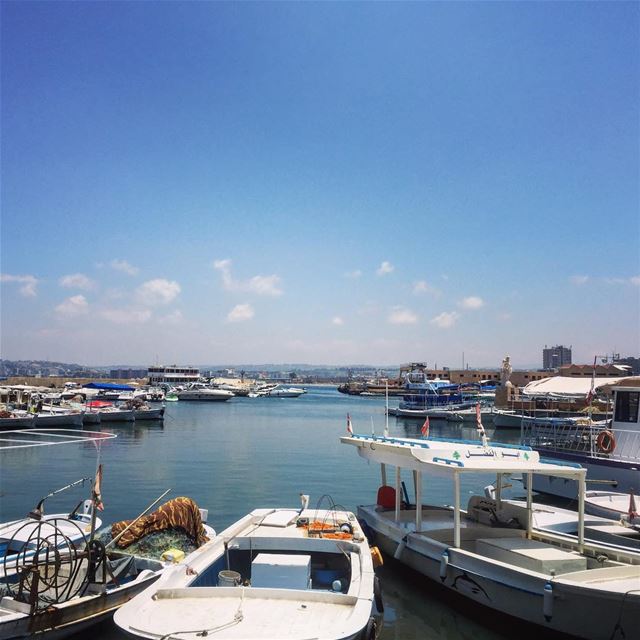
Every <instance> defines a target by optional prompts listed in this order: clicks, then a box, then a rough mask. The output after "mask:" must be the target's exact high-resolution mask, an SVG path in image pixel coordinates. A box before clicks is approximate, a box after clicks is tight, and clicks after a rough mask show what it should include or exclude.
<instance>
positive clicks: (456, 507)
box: [453, 472, 460, 549]
mask: <svg viewBox="0 0 640 640" xmlns="http://www.w3.org/2000/svg"><path fill="white" fill-rule="evenodd" d="M453 491H454V494H455V495H454V502H453V546H454V547H456V549H459V548H460V474H459V473H457V472H455V473H454V474H453Z"/></svg>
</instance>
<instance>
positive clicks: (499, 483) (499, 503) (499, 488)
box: [496, 473, 502, 511]
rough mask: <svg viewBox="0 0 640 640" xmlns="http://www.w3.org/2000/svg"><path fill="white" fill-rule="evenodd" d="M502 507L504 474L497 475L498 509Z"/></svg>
mask: <svg viewBox="0 0 640 640" xmlns="http://www.w3.org/2000/svg"><path fill="white" fill-rule="evenodd" d="M501 507H502V474H501V473H498V474H497V475H496V511H497V510H498V509H500V508H501Z"/></svg>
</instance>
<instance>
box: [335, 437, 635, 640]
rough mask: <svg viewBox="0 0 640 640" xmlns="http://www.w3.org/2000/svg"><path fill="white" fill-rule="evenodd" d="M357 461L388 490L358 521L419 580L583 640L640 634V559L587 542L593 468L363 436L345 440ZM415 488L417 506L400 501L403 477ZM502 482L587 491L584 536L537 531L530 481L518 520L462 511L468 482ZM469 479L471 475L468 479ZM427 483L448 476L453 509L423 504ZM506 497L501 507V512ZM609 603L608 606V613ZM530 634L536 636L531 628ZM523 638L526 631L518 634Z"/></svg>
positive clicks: (486, 449) (523, 454)
mask: <svg viewBox="0 0 640 640" xmlns="http://www.w3.org/2000/svg"><path fill="white" fill-rule="evenodd" d="M341 440H342V442H343V443H344V444H348V445H351V446H353V447H354V448H355V449H356V451H357V453H358V454H359V456H360V457H362V458H363V459H365V460H367V461H371V462H378V463H380V464H381V475H382V486H381V487H380V488H379V489H378V495H377V500H376V504H373V505H366V506H361V507H359V508H358V519H359V520H360V521H361V522H362V523H363V526H364V525H365V524H366V526H367V527H368V528H369V529H370V530H371V531H373V532H375V536H376V543H377V544H378V545H379V546H380V548H381V550H382V551H383V552H386V553H388V554H390V555H392V556H393V557H395V559H397V560H398V561H399V562H401V563H403V564H406V565H407V566H409V567H411V568H412V569H414V570H416V571H418V572H419V573H422V574H423V575H424V576H425V579H428V580H430V581H432V582H434V583H435V584H437V585H439V587H440V588H441V589H443V590H449V591H450V592H452V593H457V594H458V595H460V596H461V597H464V598H468V599H469V600H471V601H473V602H475V603H477V604H480V605H483V606H484V607H486V608H487V609H489V610H492V611H494V612H498V613H504V614H508V615H510V616H512V617H514V618H517V619H518V620H520V621H522V622H523V623H524V622H527V623H531V624H532V625H537V626H538V631H540V633H542V634H544V631H543V630H552V631H556V632H561V633H564V634H569V635H571V636H575V637H580V638H585V639H587V640H605V639H608V638H611V637H614V636H615V635H619V636H620V637H624V636H626V637H631V636H634V634H635V633H636V631H634V629H636V630H637V624H638V620H640V590H638V585H639V584H640V554H638V553H632V552H628V551H624V550H622V549H621V548H619V547H615V546H610V545H603V544H601V543H595V542H587V541H586V540H585V530H584V489H585V476H586V470H585V469H583V468H580V467H578V466H568V465H562V464H557V463H555V464H554V463H550V462H548V461H545V460H543V459H541V458H540V455H539V454H538V452H536V451H534V450H532V449H531V448H530V447H524V446H516V445H505V444H495V443H491V445H490V446H489V443H488V439H487V438H486V435H485V434H484V433H482V439H481V441H480V442H472V441H468V440H444V439H439V438H427V439H411V438H388V437H384V438H382V437H375V436H364V435H352V434H350V435H348V436H345V437H343V438H341ZM387 465H391V466H393V467H395V473H394V474H393V475H394V476H395V486H389V485H387V483H386V478H387ZM403 469H405V470H408V471H409V472H410V474H411V476H412V478H413V481H414V490H415V500H414V503H413V504H411V503H409V501H408V499H407V495H406V494H405V495H404V496H403V487H402V470H403ZM482 473H492V474H495V475H496V476H497V482H496V487H502V486H503V482H502V481H503V478H504V477H506V476H509V475H512V474H522V475H524V476H527V477H529V479H530V478H531V476H532V475H535V474H542V475H554V476H556V477H561V478H567V479H572V480H574V481H576V482H577V483H578V485H579V488H580V490H581V491H580V493H579V494H578V495H579V496H582V498H580V497H579V499H578V518H577V519H578V527H577V537H576V538H575V539H573V540H572V539H570V538H568V537H567V536H565V535H558V534H554V533H550V532H547V531H541V530H537V529H534V527H533V517H532V504H533V500H532V494H533V490H532V482H528V483H527V500H526V507H525V510H524V511H525V517H523V518H522V519H518V521H517V522H515V521H514V522H503V521H500V520H498V519H497V518H495V519H494V520H491V519H488V520H485V519H484V518H481V517H479V516H478V513H477V511H476V510H475V509H474V506H475V504H476V503H475V500H474V498H475V497H476V496H471V499H470V500H469V503H468V507H467V509H466V510H465V509H464V508H463V506H462V504H461V484H462V482H463V479H465V480H467V481H471V479H472V478H473V477H477V475H475V474H482ZM470 474H472V475H470ZM423 475H427V476H428V477H429V479H431V477H432V476H433V477H439V478H447V479H449V480H451V482H452V484H453V498H454V504H453V507H451V506H444V507H443V506H437V505H428V504H425V503H424V502H423V500H422V495H423V487H422V479H423ZM500 494H501V490H500V491H498V490H496V498H495V500H496V505H497V508H498V509H500V508H501V501H502V498H501V495H500ZM603 605H604V606H603ZM530 631H533V628H532V629H530ZM520 633H521V634H522V635H529V634H525V631H524V629H522V630H521V631H520Z"/></svg>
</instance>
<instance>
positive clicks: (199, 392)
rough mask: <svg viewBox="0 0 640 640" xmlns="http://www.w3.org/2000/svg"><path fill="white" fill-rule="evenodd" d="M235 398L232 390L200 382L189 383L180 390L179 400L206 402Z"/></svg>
mask: <svg viewBox="0 0 640 640" xmlns="http://www.w3.org/2000/svg"><path fill="white" fill-rule="evenodd" d="M230 398H233V392H232V391H226V390H225V389H215V388H213V387H208V386H207V385H204V384H201V383H199V382H194V383H191V384H188V385H187V386H186V387H185V388H184V389H183V390H182V391H179V392H178V400H181V401H182V400H198V401H205V402H224V401H226V400H229V399H230Z"/></svg>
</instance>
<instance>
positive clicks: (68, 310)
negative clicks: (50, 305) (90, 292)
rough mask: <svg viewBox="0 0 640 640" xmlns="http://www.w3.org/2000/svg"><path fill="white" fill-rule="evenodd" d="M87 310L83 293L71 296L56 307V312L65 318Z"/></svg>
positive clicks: (87, 306)
mask: <svg viewBox="0 0 640 640" xmlns="http://www.w3.org/2000/svg"><path fill="white" fill-rule="evenodd" d="M88 311H89V303H88V302H87V299H86V298H85V297H84V296H83V295H77V296H71V297H70V298H67V299H66V300H64V301H62V302H61V303H60V304H59V305H58V306H57V307H56V313H57V314H58V315H61V316H64V317H66V318H71V317H73V316H80V315H83V314H85V313H87V312H88Z"/></svg>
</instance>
